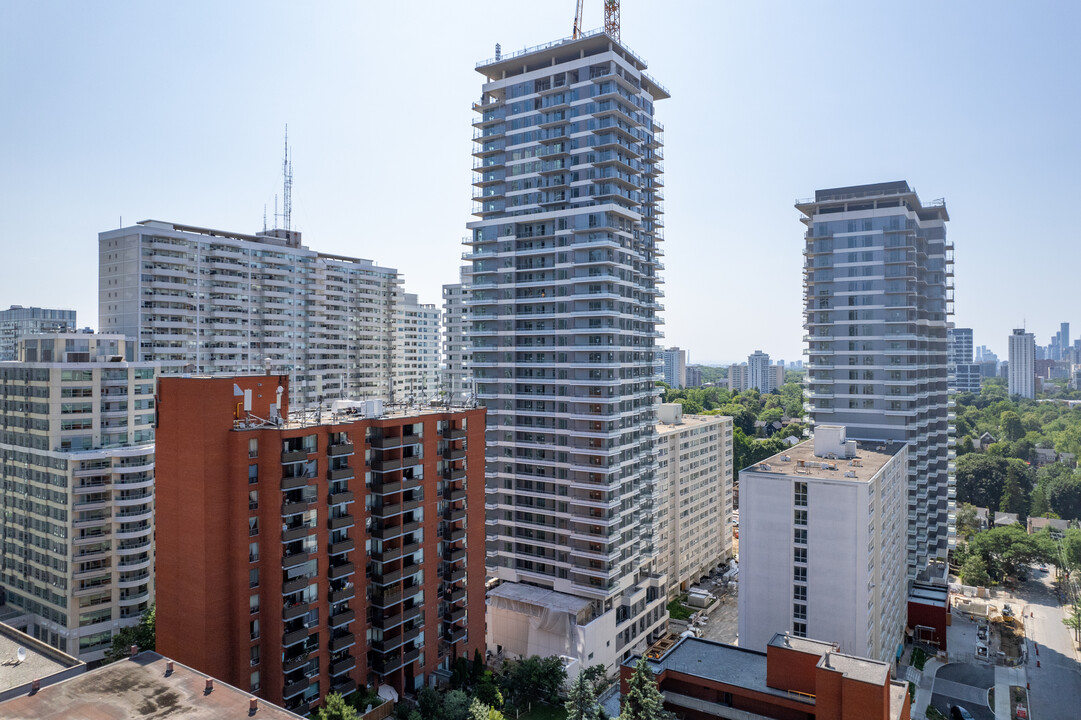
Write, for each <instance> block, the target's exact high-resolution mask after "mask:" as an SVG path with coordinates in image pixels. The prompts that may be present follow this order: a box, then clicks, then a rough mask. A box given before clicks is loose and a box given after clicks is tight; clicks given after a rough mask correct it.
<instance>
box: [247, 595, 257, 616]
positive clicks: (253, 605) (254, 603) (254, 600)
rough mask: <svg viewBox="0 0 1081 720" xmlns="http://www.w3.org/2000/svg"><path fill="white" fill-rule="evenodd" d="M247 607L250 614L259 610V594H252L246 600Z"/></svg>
mask: <svg viewBox="0 0 1081 720" xmlns="http://www.w3.org/2000/svg"><path fill="white" fill-rule="evenodd" d="M248 607H249V612H251V614H252V615H255V614H256V613H257V612H259V596H258V595H252V596H251V598H250V599H249V600H248Z"/></svg>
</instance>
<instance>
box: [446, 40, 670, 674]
mask: <svg viewBox="0 0 1081 720" xmlns="http://www.w3.org/2000/svg"><path fill="white" fill-rule="evenodd" d="M645 68H646V66H645V63H644V62H643V61H642V59H641V58H639V57H638V56H637V55H635V54H634V53H633V52H632V51H630V50H629V49H628V48H627V47H626V46H625V45H623V44H621V43H620V42H619V41H617V40H615V39H613V38H611V37H609V36H608V35H605V34H603V33H601V32H600V31H596V32H591V33H587V34H585V35H583V36H582V37H580V38H578V39H576V40H571V39H567V40H562V41H557V42H555V43H550V44H548V45H546V46H544V47H543V48H541V49H536V50H532V51H526V52H522V53H516V54H514V55H508V56H503V57H500V58H496V59H494V60H491V61H485V62H482V63H480V64H479V65H478V66H477V70H478V72H480V73H481V74H482V75H483V76H484V78H485V81H484V85H483V88H482V97H481V101H480V102H479V103H476V104H475V105H474V110H476V112H477V113H478V116H477V118H476V119H475V121H474V128H475V134H474V139H475V142H476V147H475V151H474V155H475V157H476V162H475V166H474V169H475V171H476V177H475V182H474V185H475V186H476V188H477V189H476V191H475V199H476V200H477V205H476V208H475V211H474V215H475V216H476V218H477V219H476V220H475V221H473V222H471V223H470V224H469V228H470V231H471V237H470V238H469V240H468V241H467V242H468V244H469V246H470V252H469V253H468V254H467V255H466V258H467V259H468V260H470V261H471V262H472V269H471V273H472V274H471V284H470V293H471V296H470V298H469V300H468V301H467V305H468V307H469V308H470V311H471V317H470V319H471V321H472V327H471V329H470V336H471V339H472V361H471V363H470V365H471V369H472V371H473V376H474V381H475V383H476V391H477V399H478V401H479V402H480V403H481V404H483V405H485V406H486V407H487V408H488V411H489V413H490V416H489V420H488V422H489V424H488V427H489V432H488V436H487V447H488V468H487V477H488V491H489V495H488V498H487V502H488V537H489V542H488V562H489V572H490V574H491V576H492V577H493V578H494V579H495V580H496V581H497V582H501V583H504V584H505V585H508V586H509V587H508V588H506V589H501V588H495V589H494V590H493V591H492V592H493V593H495V594H494V595H490V597H489V599H490V601H491V604H490V606H489V613H490V615H489V616H490V618H491V621H490V626H489V631H490V634H491V639H490V641H489V642H490V646H491V649H492V650H493V651H496V650H499V649H502V650H504V651H505V652H507V653H508V654H533V652H532V648H539V647H543V648H544V649H545V652H541V654H546V653H547V654H550V653H548V652H547V651H548V650H549V649H551V650H555V651H558V652H559V653H560V654H563V655H567V656H570V657H576V658H579V659H580V660H581V661H582V662H583V664H588V665H592V664H597V663H602V664H604V665H606V666H607V667H608V668H609V669H614V667H615V664H616V662H617V660H618V659H620V658H622V657H623V656H624V655H626V654H627V653H629V652H630V651H631V650H632V649H633V648H635V647H637V646H640V645H642V644H644V643H646V642H648V641H649V640H650V639H652V638H653V637H655V636H657V635H659V634H661V633H663V632H664V629H665V625H666V622H667V614H666V613H665V611H664V589H663V588H664V579H663V578H662V577H660V576H658V575H657V573H656V571H655V570H654V569H653V567H652V564H651V552H650V548H651V545H652V543H653V528H652V525H653V512H654V508H653V507H651V506H650V505H649V504H648V503H647V502H645V498H646V497H649V496H650V495H651V489H652V486H653V483H654V473H655V470H656V458H655V453H656V447H655V446H656V431H655V429H654V425H655V423H656V410H655V403H656V402H657V389H656V386H655V384H654V378H655V373H656V370H655V367H656V362H657V357H656V356H657V347H656V342H657V339H658V338H660V337H661V333H660V332H659V330H658V327H659V324H660V320H659V318H658V315H657V313H658V311H660V310H661V309H662V306H661V305H660V302H659V300H660V297H661V295H662V293H661V291H660V289H659V283H660V278H659V273H658V271H659V269H660V268H661V264H660V256H661V254H662V253H661V251H660V241H661V232H662V226H663V222H662V202H661V200H662V195H661V187H662V185H663V182H662V177H663V172H662V166H661V161H662V155H661V146H662V142H661V136H662V130H663V128H662V126H661V125H660V124H659V123H658V122H656V121H655V119H654V103H655V102H656V101H658V100H661V99H664V98H667V97H668V93H667V91H666V90H665V89H664V88H663V87H662V86H660V85H659V84H657V83H656V82H655V81H654V80H653V79H651V78H650V77H649V76H648V75H647V74H646V73H645ZM496 591H499V592H496ZM500 593H503V594H505V595H506V596H507V597H502V595H500ZM512 595H513V597H509V596H512ZM501 597H502V599H500V600H498V601H497V600H496V598H501ZM582 605H584V606H585V609H582V608H581V606H582ZM534 610H535V611H536V612H537V613H542V612H547V611H548V610H551V611H552V612H555V613H557V614H558V615H559V616H560V617H564V618H566V620H567V621H566V623H562V624H560V625H559V626H558V628H557V629H556V630H554V631H553V632H552V633H548V634H547V635H545V636H544V638H543V639H539V638H538V637H537V636H536V633H533V635H532V637H533V639H523V638H528V637H529V636H530V629H529V628H530V623H531V622H532V619H533V615H532V614H531V613H533V612H534ZM551 627H553V628H556V627H557V626H556V625H552V626H551ZM556 636H558V637H556Z"/></svg>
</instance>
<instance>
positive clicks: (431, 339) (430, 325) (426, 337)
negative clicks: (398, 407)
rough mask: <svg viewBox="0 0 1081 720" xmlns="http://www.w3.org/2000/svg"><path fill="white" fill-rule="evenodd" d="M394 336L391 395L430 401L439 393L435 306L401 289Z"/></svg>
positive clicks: (437, 324) (436, 311) (396, 397)
mask: <svg viewBox="0 0 1081 720" xmlns="http://www.w3.org/2000/svg"><path fill="white" fill-rule="evenodd" d="M396 323H397V332H396V333H395V336H394V344H395V353H394V396H393V397H394V399H395V400H398V401H405V402H430V401H432V400H434V399H436V398H437V397H438V396H439V308H437V307H436V306H435V305H433V304H430V303H421V302H419V301H418V299H417V296H416V295H413V294H412V293H405V295H404V296H403V298H402V302H401V304H400V305H399V306H398V317H397V320H396Z"/></svg>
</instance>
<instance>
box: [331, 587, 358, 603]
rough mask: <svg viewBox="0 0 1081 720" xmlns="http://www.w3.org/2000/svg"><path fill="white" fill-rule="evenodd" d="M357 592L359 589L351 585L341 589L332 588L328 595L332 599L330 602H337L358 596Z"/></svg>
mask: <svg viewBox="0 0 1081 720" xmlns="http://www.w3.org/2000/svg"><path fill="white" fill-rule="evenodd" d="M356 594H357V589H356V588H355V587H353V586H352V585H350V586H349V587H344V588H342V589H341V590H331V591H330V594H329V595H328V597H329V599H330V602H332V603H336V602H341V601H342V600H351V599H352V598H354V597H356Z"/></svg>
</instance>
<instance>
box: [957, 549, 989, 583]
mask: <svg viewBox="0 0 1081 720" xmlns="http://www.w3.org/2000/svg"><path fill="white" fill-rule="evenodd" d="M961 582H963V583H964V584H965V585H974V586H976V587H987V586H988V585H990V584H991V578H990V576H988V574H987V563H985V562H984V561H983V558H982V557H980V556H979V555H970V556H969V557H968V559H967V560H965V564H964V565H962V566H961Z"/></svg>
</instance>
